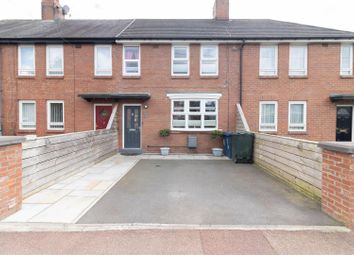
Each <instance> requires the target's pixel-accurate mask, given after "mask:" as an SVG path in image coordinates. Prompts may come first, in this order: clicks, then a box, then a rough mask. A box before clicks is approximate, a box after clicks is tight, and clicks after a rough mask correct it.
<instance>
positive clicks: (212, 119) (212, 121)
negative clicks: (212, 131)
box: [204, 115, 216, 128]
mask: <svg viewBox="0 0 354 255" xmlns="http://www.w3.org/2000/svg"><path fill="white" fill-rule="evenodd" d="M204 128H216V115H205V116H204Z"/></svg>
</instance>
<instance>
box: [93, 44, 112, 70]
mask: <svg viewBox="0 0 354 255" xmlns="http://www.w3.org/2000/svg"><path fill="white" fill-rule="evenodd" d="M95 75H96V76H111V75H112V46H111V45H96V46H95Z"/></svg>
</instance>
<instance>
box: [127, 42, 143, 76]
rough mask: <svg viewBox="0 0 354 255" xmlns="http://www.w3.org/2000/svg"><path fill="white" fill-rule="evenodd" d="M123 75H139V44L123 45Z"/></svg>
mask: <svg viewBox="0 0 354 255" xmlns="http://www.w3.org/2000/svg"><path fill="white" fill-rule="evenodd" d="M123 75H126V76H139V75H140V47H139V46H124V47H123Z"/></svg>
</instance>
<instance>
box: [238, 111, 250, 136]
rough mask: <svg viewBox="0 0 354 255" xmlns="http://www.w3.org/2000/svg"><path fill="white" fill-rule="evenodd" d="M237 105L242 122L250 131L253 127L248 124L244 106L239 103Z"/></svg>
mask: <svg viewBox="0 0 354 255" xmlns="http://www.w3.org/2000/svg"><path fill="white" fill-rule="evenodd" d="M236 106H237V110H238V113H239V114H240V116H241V120H242V123H243V125H244V126H245V130H246V131H248V132H249V131H251V129H250V127H249V125H248V122H247V119H246V117H245V114H244V113H243V109H242V106H241V105H240V104H237V105H236Z"/></svg>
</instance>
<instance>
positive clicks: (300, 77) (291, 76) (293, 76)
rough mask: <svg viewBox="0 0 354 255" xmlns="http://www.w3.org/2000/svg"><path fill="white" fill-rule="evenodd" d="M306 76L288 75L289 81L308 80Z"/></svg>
mask: <svg viewBox="0 0 354 255" xmlns="http://www.w3.org/2000/svg"><path fill="white" fill-rule="evenodd" d="M308 78H309V77H308V76H307V75H289V79H308Z"/></svg>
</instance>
